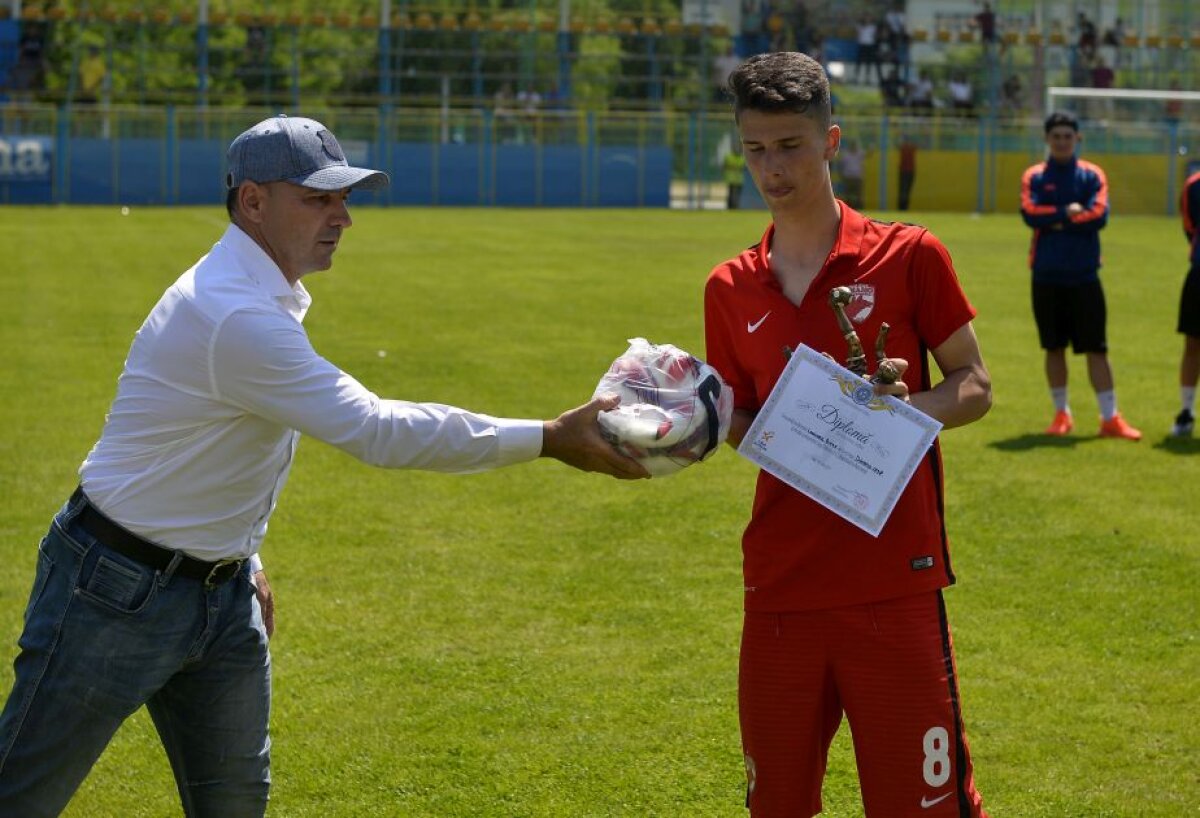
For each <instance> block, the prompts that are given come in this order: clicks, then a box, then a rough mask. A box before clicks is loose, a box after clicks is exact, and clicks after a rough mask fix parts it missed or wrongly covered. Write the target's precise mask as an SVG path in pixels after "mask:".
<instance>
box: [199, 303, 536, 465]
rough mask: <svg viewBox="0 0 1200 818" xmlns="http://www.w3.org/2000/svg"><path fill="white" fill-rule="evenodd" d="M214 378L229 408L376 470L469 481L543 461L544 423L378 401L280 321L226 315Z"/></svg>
mask: <svg viewBox="0 0 1200 818" xmlns="http://www.w3.org/2000/svg"><path fill="white" fill-rule="evenodd" d="M209 371H210V377H211V382H212V389H213V392H214V393H215V394H217V395H218V396H219V397H220V398H221V399H222V400H223V401H226V402H228V403H230V404H232V405H234V406H236V407H239V408H241V409H243V410H245V411H246V412H248V413H250V414H253V415H256V416H258V417H261V418H264V419H267V420H269V421H272V422H274V423H278V424H280V425H282V426H286V427H289V428H292V429H295V430H297V431H298V432H300V433H301V434H303V435H308V436H310V437H315V438H317V439H319V440H323V441H325V442H326V443H329V444H330V445H332V446H336V447H337V448H339V449H341V450H342V451H344V452H346V453H348V454H350V455H352V456H354V457H356V458H358V459H359V460H362V461H363V462H365V463H369V464H371V465H375V466H381V467H384V468H394V469H424V470H428V471H439V472H450V473H469V472H477V471H485V470H487V469H494V468H498V467H500V466H508V465H512V464H515V463H521V462H525V461H528V460H532V459H534V458H536V457H537V456H538V455H539V454H540V453H541V447H542V423H541V421H538V420H514V419H508V418H497V417H492V416H490V415H484V414H479V413H476V412H471V411H468V410H466V409H460V408H458V407H455V406H447V405H444V404H439V403H414V402H409V401H402V400H387V399H384V398H380V397H379V396H378V395H376V394H375V393H373V392H371V391H370V390H369V389H367V388H366V387H365V386H363V385H362V384H361V383H360V382H359V381H358V380H356V379H355V378H353V377H352V376H350V375H349V374H347V373H346V372H343V371H342V370H340V369H338V368H337V367H336V366H334V365H333V364H332V363H330V362H329V361H327V360H326V359H325V358H322V357H321V356H320V355H318V354H317V352H316V350H314V349H313V347H312V344H311V343H310V342H309V340H308V335H307V333H305V331H304V328H303V327H302V326H301V325H300V324H298V323H296V322H294V321H291V320H289V319H288V317H287V316H285V315H283V314H282V313H273V312H271V311H269V310H260V309H246V310H239V311H236V312H234V313H232V314H230V315H229V316H227V317H226V318H225V320H224V321H223V322H222V324H221V326H220V327H219V328H218V330H217V332H216V333H214V335H213V341H212V346H211V349H210V355H209Z"/></svg>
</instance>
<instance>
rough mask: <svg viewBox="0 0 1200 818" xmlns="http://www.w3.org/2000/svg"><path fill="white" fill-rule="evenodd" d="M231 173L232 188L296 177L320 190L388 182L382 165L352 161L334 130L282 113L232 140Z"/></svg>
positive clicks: (369, 186)
mask: <svg viewBox="0 0 1200 818" xmlns="http://www.w3.org/2000/svg"><path fill="white" fill-rule="evenodd" d="M228 159H229V175H228V176H226V177H225V185H226V187H228V188H229V189H230V190H233V189H234V188H236V187H237V186H238V185H240V184H241V183H242V182H245V181H251V182H258V183H260V184H265V183H267V182H292V183H294V184H297V185H303V186H304V187H311V188H316V189H317V190H343V189H345V188H362V189H363V190H378V189H379V188H382V187H387V185H388V182H389V181H390V180H389V179H388V175H387V174H386V173H384V172H383V171H381V170H370V169H368V168H355V167H351V166H350V165H349V163H347V162H346V155H345V154H344V153H342V147H341V146H340V145H339V144H338V141H337V139H335V138H334V136H333V134H332V133H331V132H330V131H329V129H328V128H326V127H325V126H324V125H322V124H321V123H320V122H317V121H316V120H315V119H305V118H304V117H300V116H296V117H290V116H284V115H282V114H280V115H279V116H275V117H271V118H270V119H264V120H263V121H262V122H260V123H258V124H257V125H255V126H254V127H253V128H250V129H249V130H247V131H243V132H242V133H241V134H240V135H239V136H238V138H237V139H235V140H233V142H231V143H230V144H229V153H228Z"/></svg>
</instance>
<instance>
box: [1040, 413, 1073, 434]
mask: <svg viewBox="0 0 1200 818" xmlns="http://www.w3.org/2000/svg"><path fill="white" fill-rule="evenodd" d="M1074 428H1075V421H1074V420H1072V419H1071V413H1070V412H1061V411H1060V412H1055V413H1054V420H1053V421H1051V423H1050V425H1049V426H1047V427H1046V432H1045V433H1046V434H1048V435H1055V436H1056V437H1062V436H1063V435H1068V434H1070V433H1071V430H1072V429H1074Z"/></svg>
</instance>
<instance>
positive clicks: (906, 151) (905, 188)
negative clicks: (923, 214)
mask: <svg viewBox="0 0 1200 818" xmlns="http://www.w3.org/2000/svg"><path fill="white" fill-rule="evenodd" d="M915 181H917V142H916V140H915V139H914V138H913V135H912V134H909V133H906V134H904V136H902V137H901V138H900V188H899V201H898V202H897V207H899V209H900V210H908V204H909V201H910V200H911V199H912V189H913V183H914V182H915Z"/></svg>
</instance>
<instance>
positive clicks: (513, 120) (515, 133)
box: [492, 82, 520, 142]
mask: <svg viewBox="0 0 1200 818" xmlns="http://www.w3.org/2000/svg"><path fill="white" fill-rule="evenodd" d="M515 104H516V99H515V98H514V97H513V90H512V83H510V82H506V83H504V84H502V85H501V86H500V87H499V88H498V89H496V93H495V94H493V95H492V115H493V119H494V120H495V129H496V139H497V141H499V142H509V141H512V140H515V139H518V138H519V136H520V133H519V131H520V129H519V126H518V123H517V113H516V110H515V108H514V105H515Z"/></svg>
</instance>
